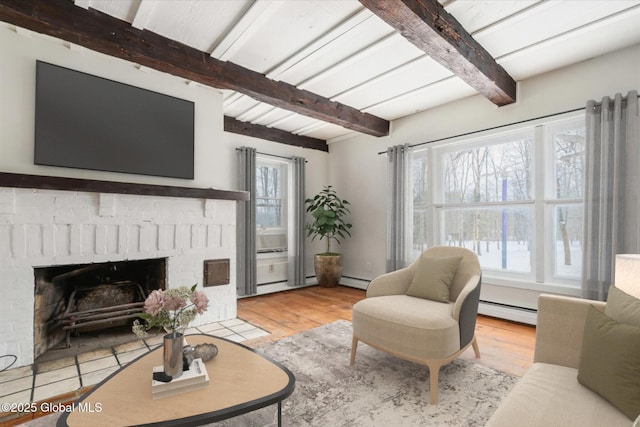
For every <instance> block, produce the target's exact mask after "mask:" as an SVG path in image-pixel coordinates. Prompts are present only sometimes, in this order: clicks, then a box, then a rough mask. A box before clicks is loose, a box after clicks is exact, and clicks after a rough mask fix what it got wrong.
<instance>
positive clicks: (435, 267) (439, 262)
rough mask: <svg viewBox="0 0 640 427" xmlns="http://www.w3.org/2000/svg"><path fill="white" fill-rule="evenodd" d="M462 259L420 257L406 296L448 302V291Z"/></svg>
mask: <svg viewBox="0 0 640 427" xmlns="http://www.w3.org/2000/svg"><path fill="white" fill-rule="evenodd" d="M461 260H462V257H459V256H458V257H431V256H425V255H423V256H421V257H420V262H419V264H418V269H417V271H416V274H415V276H414V277H413V281H412V282H411V285H409V289H408V290H407V295H409V296H412V297H417V298H424V299H430V300H433V301H438V302H444V303H447V302H449V297H450V296H449V289H450V288H451V283H452V282H453V277H454V276H455V274H456V270H457V269H458V265H459V264H460V261H461Z"/></svg>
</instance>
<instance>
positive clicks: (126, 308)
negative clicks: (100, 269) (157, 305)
mask: <svg viewBox="0 0 640 427" xmlns="http://www.w3.org/2000/svg"><path fill="white" fill-rule="evenodd" d="M144 299H145V293H144V290H143V289H142V287H141V286H140V284H138V283H137V282H133V281H121V282H114V283H109V284H102V285H98V286H95V287H92V288H90V289H76V290H74V291H73V292H72V293H71V295H70V297H69V302H68V304H67V309H66V311H65V312H64V313H63V314H61V315H60V316H59V317H58V321H59V322H60V323H61V324H62V326H63V327H62V329H63V330H64V331H66V345H67V348H69V347H71V333H72V332H73V331H75V332H79V331H80V330H91V329H93V328H105V327H112V326H121V325H123V324H126V323H127V322H128V321H129V319H132V318H135V317H138V314H140V313H142V312H143V308H144Z"/></svg>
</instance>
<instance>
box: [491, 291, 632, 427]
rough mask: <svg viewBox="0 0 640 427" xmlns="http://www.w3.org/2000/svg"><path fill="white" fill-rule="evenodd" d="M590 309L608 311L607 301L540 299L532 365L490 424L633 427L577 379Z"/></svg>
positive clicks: (497, 426)
mask: <svg viewBox="0 0 640 427" xmlns="http://www.w3.org/2000/svg"><path fill="white" fill-rule="evenodd" d="M592 305H593V306H594V307H596V308H598V309H599V310H601V311H602V312H604V311H605V307H606V304H605V303H604V302H597V301H591V300H586V299H579V298H571V297H562V296H552V295H542V296H540V298H539V304H538V324H537V329H536V344H535V356H534V364H533V366H532V367H531V368H530V369H529V370H528V371H527V373H526V374H525V375H524V376H523V377H522V378H521V379H520V380H519V382H518V383H517V384H516V385H515V387H514V388H513V389H512V390H511V392H510V393H509V394H508V395H507V397H506V398H505V400H504V401H503V402H502V403H501V404H500V406H499V407H498V409H497V410H496V412H495V413H494V414H493V416H492V417H491V418H490V420H489V421H488V423H487V424H486V426H488V427H513V426H518V427H526V426H536V427H538V426H540V427H542V426H544V427H554V426H562V427H567V426H581V427H586V426H594V427H597V426H605V427H615V426H624V427H630V426H631V425H632V424H633V421H632V420H631V419H630V418H629V417H628V416H626V415H625V414H624V413H622V412H621V411H620V410H618V409H617V408H616V407H615V406H613V405H612V404H611V403H609V402H608V401H607V400H605V399H604V398H602V397H601V396H600V395H598V394H597V393H595V392H593V391H591V390H590V389H589V388H587V387H585V386H584V385H582V384H581V383H580V382H579V381H578V371H579V366H580V357H581V351H582V344H583V334H584V330H585V320H586V318H587V313H588V311H589V309H590V307H591V306H592ZM634 316H635V315H634ZM639 425H640V424H639Z"/></svg>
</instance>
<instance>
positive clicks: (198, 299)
mask: <svg viewBox="0 0 640 427" xmlns="http://www.w3.org/2000/svg"><path fill="white" fill-rule="evenodd" d="M191 302H192V303H193V305H194V306H195V308H196V311H197V312H198V314H202V313H204V312H205V310H206V309H207V307H209V298H207V295H206V294H205V293H204V292H202V291H195V292H194V293H193V294H191Z"/></svg>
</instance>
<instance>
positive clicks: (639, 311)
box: [604, 286, 640, 328]
mask: <svg viewBox="0 0 640 427" xmlns="http://www.w3.org/2000/svg"><path fill="white" fill-rule="evenodd" d="M604 313H605V314H606V315H607V316H609V317H610V318H612V319H613V320H615V321H617V322H621V323H627V324H629V325H633V326H637V327H639V328H640V299H638V298H636V297H634V296H631V295H629V294H628V293H626V292H624V291H623V290H621V289H619V288H617V287H616V286H611V287H610V288H609V296H608V297H607V306H606V308H605V311H604Z"/></svg>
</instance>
